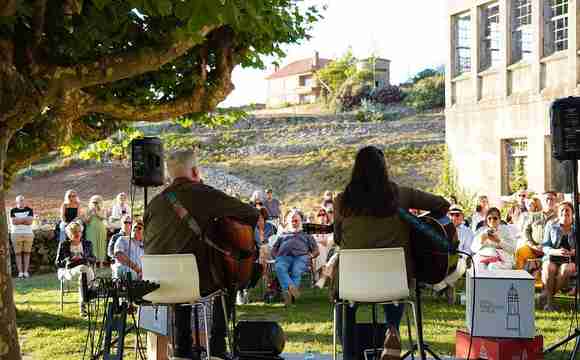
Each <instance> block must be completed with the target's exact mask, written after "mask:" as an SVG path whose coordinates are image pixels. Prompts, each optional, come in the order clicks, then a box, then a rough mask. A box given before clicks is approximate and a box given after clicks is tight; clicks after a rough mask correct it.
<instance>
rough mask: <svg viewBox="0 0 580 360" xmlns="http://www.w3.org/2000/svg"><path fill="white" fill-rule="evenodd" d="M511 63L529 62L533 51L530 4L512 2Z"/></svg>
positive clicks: (522, 0) (522, 1)
mask: <svg viewBox="0 0 580 360" xmlns="http://www.w3.org/2000/svg"><path fill="white" fill-rule="evenodd" d="M512 6H513V9H512V15H513V17H512V62H518V61H520V60H531V57H532V49H533V46H534V44H533V40H534V39H533V31H532V2H531V0H514V1H513V2H512Z"/></svg>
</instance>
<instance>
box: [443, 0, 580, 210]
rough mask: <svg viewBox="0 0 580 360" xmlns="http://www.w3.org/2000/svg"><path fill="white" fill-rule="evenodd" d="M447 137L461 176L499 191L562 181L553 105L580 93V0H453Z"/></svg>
mask: <svg viewBox="0 0 580 360" xmlns="http://www.w3.org/2000/svg"><path fill="white" fill-rule="evenodd" d="M447 5H448V11H447V19H448V21H447V33H448V49H447V61H446V74H447V76H446V89H445V90H446V142H447V145H448V148H449V151H450V154H451V157H452V161H453V163H454V165H455V168H456V170H457V174H458V180H459V183H460V184H461V185H462V186H463V187H464V188H465V189H466V190H468V191H470V192H472V193H486V194H488V195H489V196H490V197H491V198H496V199H497V198H498V197H499V196H500V195H506V194H509V193H511V192H513V191H514V190H516V189H513V188H512V187H513V186H512V185H513V184H514V183H513V181H514V177H515V176H518V174H517V173H518V172H519V173H520V175H521V173H523V174H525V178H526V180H527V183H528V188H529V189H531V190H534V191H544V190H548V189H558V188H560V187H561V185H562V184H561V183H562V180H563V177H562V170H561V165H560V164H559V163H558V162H557V161H555V160H553V159H552V157H551V152H550V151H551V138H550V119H549V107H550V104H551V102H552V101H553V100H554V99H557V98H560V97H565V96H576V95H578V94H579V93H580V92H579V88H578V84H579V83H580V57H579V55H580V54H579V51H580V46H579V44H580V43H579V31H580V27H579V26H578V25H579V24H578V20H579V19H578V17H579V16H578V15H579V11H580V0H497V1H489V0H488V1H483V0H448V1H447Z"/></svg>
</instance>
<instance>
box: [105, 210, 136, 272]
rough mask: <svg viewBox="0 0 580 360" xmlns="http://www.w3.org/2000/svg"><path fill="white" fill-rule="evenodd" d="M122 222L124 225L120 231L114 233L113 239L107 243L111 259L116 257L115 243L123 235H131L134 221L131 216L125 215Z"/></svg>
mask: <svg viewBox="0 0 580 360" xmlns="http://www.w3.org/2000/svg"><path fill="white" fill-rule="evenodd" d="M121 223H122V225H123V227H121V229H120V230H119V232H118V233H116V234H113V235H112V236H111V239H109V244H108V245H107V256H108V257H109V258H110V259H115V244H116V243H117V240H118V239H119V238H120V237H121V236H129V235H131V224H132V223H133V222H132V220H131V216H130V215H124V216H123V217H122V218H121ZM111 265H113V264H111Z"/></svg>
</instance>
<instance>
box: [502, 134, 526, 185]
mask: <svg viewBox="0 0 580 360" xmlns="http://www.w3.org/2000/svg"><path fill="white" fill-rule="evenodd" d="M502 178H503V180H502V182H503V186H502V187H503V190H504V191H503V192H504V193H505V194H512V193H514V192H516V191H518V190H520V189H527V188H528V140H527V139H526V138H519V139H507V140H503V174H502Z"/></svg>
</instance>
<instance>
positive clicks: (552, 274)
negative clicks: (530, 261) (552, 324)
mask: <svg viewBox="0 0 580 360" xmlns="http://www.w3.org/2000/svg"><path fill="white" fill-rule="evenodd" d="M573 214H574V207H573V206H572V203H570V202H563V203H560V205H558V221H557V222H555V223H552V224H550V225H548V226H547V227H546V232H545V234H544V241H543V243H542V250H543V252H544V258H543V267H542V282H543V284H544V291H543V293H542V297H541V301H540V303H541V305H544V310H548V311H551V310H554V309H555V308H554V304H553V302H552V299H553V297H554V295H555V294H556V293H557V292H558V291H560V290H562V289H564V288H566V287H567V286H568V279H569V278H570V276H571V275H573V274H575V273H576V264H575V263H574V256H575V254H576V238H575V236H574V226H575V225H574V215H573Z"/></svg>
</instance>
